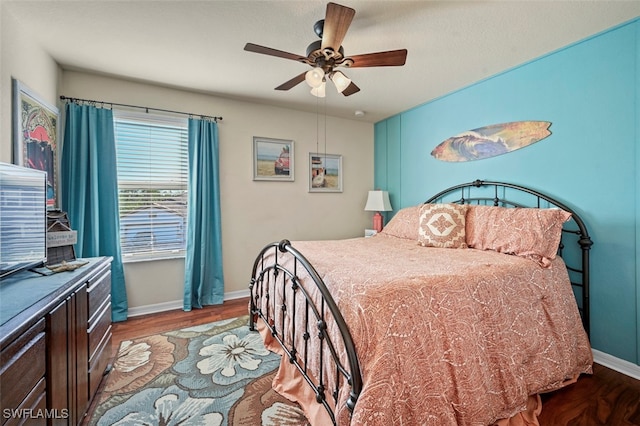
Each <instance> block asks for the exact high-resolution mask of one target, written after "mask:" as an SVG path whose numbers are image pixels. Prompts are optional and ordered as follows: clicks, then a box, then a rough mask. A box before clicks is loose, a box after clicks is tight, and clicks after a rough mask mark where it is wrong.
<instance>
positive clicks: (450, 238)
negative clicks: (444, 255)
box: [418, 203, 467, 248]
mask: <svg viewBox="0 0 640 426" xmlns="http://www.w3.org/2000/svg"><path fill="white" fill-rule="evenodd" d="M466 212H467V206H466V205H462V204H449V203H447V204H424V205H423V206H422V207H421V208H420V226H419V228H418V243H420V245H421V246H425V247H443V248H465V247H467V244H466V237H465V215H466Z"/></svg>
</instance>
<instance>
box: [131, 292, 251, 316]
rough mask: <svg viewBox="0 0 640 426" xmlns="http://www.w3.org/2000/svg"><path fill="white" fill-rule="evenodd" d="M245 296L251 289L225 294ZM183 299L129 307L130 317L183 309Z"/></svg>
mask: <svg viewBox="0 0 640 426" xmlns="http://www.w3.org/2000/svg"><path fill="white" fill-rule="evenodd" d="M243 297H249V290H248V289H247V290H238V291H230V292H228V293H225V294H224V300H234V299H242V298H243ZM183 306H184V305H183V301H182V299H180V300H172V301H169V302H162V303H155V304H153V305H144V306H136V307H134V308H129V314H128V316H129V317H138V316H140V315H148V314H157V313H158V312H166V311H173V310H175V309H182V307H183Z"/></svg>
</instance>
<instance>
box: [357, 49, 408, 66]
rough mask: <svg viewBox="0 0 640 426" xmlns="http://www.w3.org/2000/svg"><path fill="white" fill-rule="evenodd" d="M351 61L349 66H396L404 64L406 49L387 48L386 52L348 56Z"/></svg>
mask: <svg viewBox="0 0 640 426" xmlns="http://www.w3.org/2000/svg"><path fill="white" fill-rule="evenodd" d="M349 58H350V59H351V60H352V61H353V64H352V65H349V68H363V67H397V66H401V65H404V64H405V62H406V60H407V49H399V50H389V51H387V52H377V53H365V54H363V55H354V56H349Z"/></svg>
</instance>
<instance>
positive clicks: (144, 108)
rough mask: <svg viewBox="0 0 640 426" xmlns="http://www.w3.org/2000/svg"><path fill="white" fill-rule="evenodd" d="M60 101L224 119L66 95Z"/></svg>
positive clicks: (216, 120)
mask: <svg viewBox="0 0 640 426" xmlns="http://www.w3.org/2000/svg"><path fill="white" fill-rule="evenodd" d="M60 99H61V100H63V101H71V102H87V103H90V104H103V105H111V106H112V107H113V106H114V105H117V106H123V107H128V108H139V109H143V110H145V111H146V112H149V110H153V111H162V112H170V113H173V114H183V115H188V116H196V117H201V118H209V119H211V120H213V121H215V122H216V123H217V122H218V120H222V117H213V116H210V115H202V114H194V113H192V112H183V111H172V110H170V109H160V108H152V107H144V106H139V105H127V104H119V103H116V102H106V101H93V100H91V99H80V98H69V97H67V96H64V95H62V96H60Z"/></svg>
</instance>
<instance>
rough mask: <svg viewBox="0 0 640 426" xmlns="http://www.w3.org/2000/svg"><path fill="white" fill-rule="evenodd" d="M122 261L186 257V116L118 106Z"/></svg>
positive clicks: (116, 135) (117, 144)
mask: <svg viewBox="0 0 640 426" xmlns="http://www.w3.org/2000/svg"><path fill="white" fill-rule="evenodd" d="M114 127H115V138H116V153H117V162H118V193H119V194H118V195H119V202H120V243H121V245H122V254H123V260H124V261H127V260H136V259H144V260H148V259H158V258H166V257H177V256H184V254H185V248H186V232H187V182H188V178H189V176H188V141H187V138H188V124H187V119H186V118H184V119H182V118H174V117H170V116H159V115H153V114H148V113H147V114H140V113H131V112H123V111H116V110H114Z"/></svg>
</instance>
